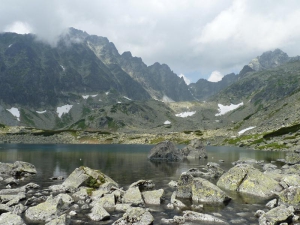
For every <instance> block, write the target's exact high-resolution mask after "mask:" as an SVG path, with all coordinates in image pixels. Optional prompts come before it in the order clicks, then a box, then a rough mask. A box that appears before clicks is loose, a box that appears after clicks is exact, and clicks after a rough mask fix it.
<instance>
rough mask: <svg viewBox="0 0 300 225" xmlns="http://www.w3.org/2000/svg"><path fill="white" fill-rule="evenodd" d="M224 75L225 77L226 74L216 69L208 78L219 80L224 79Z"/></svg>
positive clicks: (209, 79)
mask: <svg viewBox="0 0 300 225" xmlns="http://www.w3.org/2000/svg"><path fill="white" fill-rule="evenodd" d="M223 77H224V75H222V74H221V73H220V72H219V71H217V70H215V71H213V72H212V73H211V74H210V76H209V78H208V79H207V80H208V81H210V82H218V81H220V80H222V78H223Z"/></svg>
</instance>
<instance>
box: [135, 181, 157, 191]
mask: <svg viewBox="0 0 300 225" xmlns="http://www.w3.org/2000/svg"><path fill="white" fill-rule="evenodd" d="M132 187H138V188H139V189H140V191H143V190H145V189H151V188H154V187H155V184H154V183H153V181H152V180H138V181H137V182H134V183H132V184H131V185H130V186H129V188H132Z"/></svg>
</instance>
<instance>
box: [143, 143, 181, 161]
mask: <svg viewBox="0 0 300 225" xmlns="http://www.w3.org/2000/svg"><path fill="white" fill-rule="evenodd" d="M148 159H150V160H158V161H180V160H182V155H181V153H180V151H179V150H178V149H177V147H176V146H175V144H174V143H173V142H171V141H163V142H161V143H159V144H157V145H155V146H154V147H153V148H152V149H151V151H150V153H149V154H148Z"/></svg>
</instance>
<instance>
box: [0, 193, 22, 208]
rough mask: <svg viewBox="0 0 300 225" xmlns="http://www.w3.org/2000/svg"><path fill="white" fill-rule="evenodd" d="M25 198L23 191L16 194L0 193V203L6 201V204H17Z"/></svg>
mask: <svg viewBox="0 0 300 225" xmlns="http://www.w3.org/2000/svg"><path fill="white" fill-rule="evenodd" d="M25 198H26V195H25V193H24V192H19V193H18V194H9V195H0V201H1V203H6V205H7V206H13V205H17V204H19V202H20V201H21V200H23V199H25Z"/></svg>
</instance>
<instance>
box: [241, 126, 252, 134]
mask: <svg viewBox="0 0 300 225" xmlns="http://www.w3.org/2000/svg"><path fill="white" fill-rule="evenodd" d="M253 128H255V127H248V128H246V129H244V130H241V131H239V132H238V134H239V135H241V134H243V133H245V132H246V131H248V130H251V129H253Z"/></svg>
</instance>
